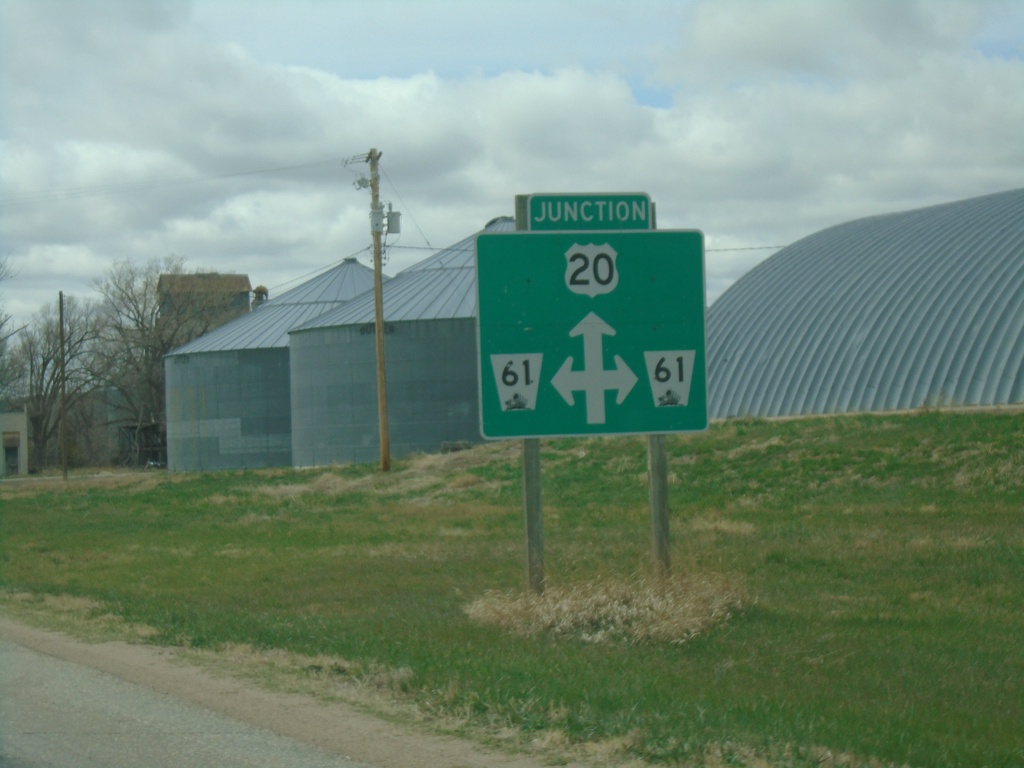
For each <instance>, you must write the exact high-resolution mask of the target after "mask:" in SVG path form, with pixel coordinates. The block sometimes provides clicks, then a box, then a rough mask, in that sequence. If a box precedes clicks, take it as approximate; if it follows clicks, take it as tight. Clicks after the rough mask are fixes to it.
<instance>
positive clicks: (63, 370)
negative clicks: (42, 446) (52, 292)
mask: <svg viewBox="0 0 1024 768" xmlns="http://www.w3.org/2000/svg"><path fill="white" fill-rule="evenodd" d="M59 296H60V301H59V305H60V306H59V309H58V312H57V315H58V322H59V323H60V466H61V474H62V475H63V477H64V480H65V481H66V480H67V479H68V430H67V426H66V423H67V400H68V377H67V367H66V365H65V362H64V358H65V357H66V353H65V343H64V291H61V292H60V294H59Z"/></svg>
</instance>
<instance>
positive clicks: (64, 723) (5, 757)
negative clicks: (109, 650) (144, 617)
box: [0, 640, 365, 768]
mask: <svg viewBox="0 0 1024 768" xmlns="http://www.w3.org/2000/svg"><path fill="white" fill-rule="evenodd" d="M359 765H361V764H357V763H354V762H351V761H349V760H346V759H344V758H340V757H337V756H334V755H331V754H329V753H327V752H325V751H322V750H319V749H317V748H315V747H311V746H309V745H306V744H302V743H300V742H297V741H293V740H291V739H287V738H285V737H283V736H278V735H276V734H274V733H271V732H270V731H267V730H263V729H260V728H256V727H253V726H250V725H244V724H241V723H238V722H236V721H234V720H232V719H230V718H228V717H226V716H224V715H220V714H217V713H215V712H212V711H209V710H207V709H204V708H202V707H200V706H198V705H195V704H191V703H188V702H183V701H181V700H179V699H176V698H173V697H171V696H169V695H167V694H163V693H158V692H156V691H153V690H150V689H148V688H144V687H142V686H140V685H136V684H134V683H129V682H125V681H123V680H119V679H117V678H115V677H112V676H111V675H109V674H106V673H104V672H99V671H96V670H94V669H90V668H88V667H84V666H81V665H78V664H74V663H71V662H68V661H63V660H61V659H57V658H53V657H52V656H47V655H44V654H41V653H37V652H35V651H32V650H29V649H28V648H25V647H23V646H21V645H17V644H15V643H12V642H8V641H6V640H0V768H87V767H88V768H96V767H97V766H101V767H102V768H165V767H166V768H171V767H172V766H173V768H243V767H245V768H250V767H253V766H273V768H357V766H359ZM364 768H365V766H364Z"/></svg>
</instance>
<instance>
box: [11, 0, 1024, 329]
mask: <svg viewBox="0 0 1024 768" xmlns="http://www.w3.org/2000/svg"><path fill="white" fill-rule="evenodd" d="M0 66H2V69H0V142H2V153H0V257H3V256H6V257H7V258H8V262H9V266H10V267H11V269H12V270H13V272H14V275H13V277H12V278H11V279H9V280H7V281H5V282H3V283H0V309H3V310H4V311H6V313H7V314H10V315H13V316H14V318H15V320H16V321H18V322H19V323H20V322H24V321H26V320H28V319H29V318H30V317H31V315H32V313H34V312H35V311H37V310H38V309H39V308H40V307H41V306H42V305H43V304H44V303H47V302H53V301H54V300H55V299H56V297H57V293H58V291H61V290H63V291H64V292H65V293H66V294H72V295H75V296H79V297H82V298H94V297H95V295H96V294H95V292H94V291H93V288H92V283H93V281H94V280H96V279H97V278H101V277H102V276H103V275H104V273H105V272H107V270H109V269H110V267H111V266H112V265H113V264H114V263H115V262H117V261H121V260H123V259H126V258H131V259H133V260H136V261H138V262H140V263H142V262H145V261H147V260H149V259H150V258H154V257H161V256H166V255H168V254H171V253H173V254H178V255H180V256H184V257H186V258H187V260H188V261H187V266H188V267H189V268H191V269H197V268H205V269H210V270H216V271H221V272H239V273H245V274H248V275H249V276H250V278H251V280H252V283H253V285H256V284H260V283H262V284H264V285H267V286H268V287H270V289H271V297H272V298H273V297H274V296H275V295H279V294H280V293H282V292H283V291H285V290H288V289H289V288H292V287H294V286H295V285H297V284H299V283H300V282H302V281H303V280H304V279H308V278H309V277H310V276H312V275H313V274H315V273H317V272H319V271H321V270H322V269H324V268H327V267H329V266H331V265H333V264H335V263H337V262H338V261H340V260H341V259H343V258H345V257H346V256H350V255H357V256H359V257H360V258H361V259H362V260H363V261H364V263H369V246H370V234H369V223H368V216H367V213H368V210H369V203H370V199H369V192H368V191H367V190H365V189H360V188H358V186H357V182H358V180H359V178H360V176H363V175H365V174H366V173H367V165H366V163H365V162H363V161H361V160H356V161H351V162H347V161H349V160H350V159H351V158H354V157H359V156H362V155H365V153H366V152H367V151H368V150H369V149H370V148H371V147H375V148H378V149H380V150H381V151H382V152H383V159H382V163H381V167H382V171H383V179H382V197H383V199H384V200H385V201H386V202H390V203H391V204H392V205H393V206H394V208H395V209H397V210H401V211H402V213H403V232H402V234H401V236H400V237H391V238H389V249H388V260H389V261H388V265H387V267H386V271H388V272H389V273H392V274H393V273H395V272H397V271H399V270H401V269H402V268H404V267H406V266H409V265H410V264H413V263H415V262H417V261H419V260H421V259H423V258H425V257H426V256H428V255H429V254H430V253H431V252H432V249H438V248H442V247H444V246H447V245H450V244H452V243H454V242H456V241H458V240H461V239H462V238H464V237H466V236H468V235H470V234H472V233H473V232H475V231H477V230H479V229H480V228H482V227H483V225H484V224H485V223H486V222H487V221H488V220H489V219H491V218H493V217H495V216H499V215H512V214H513V213H514V209H513V199H514V196H515V195H516V194H522V193H530V192H552V191H571V192H598V191H628V192H633V191H642V192H648V193H649V194H650V195H651V197H652V199H653V200H654V201H655V203H656V204H657V210H658V225H659V227H661V228H698V229H701V230H703V231H704V233H705V235H706V244H707V248H708V253H707V273H708V283H707V289H708V300H709V301H713V300H714V299H715V298H717V297H718V296H719V295H721V293H722V291H723V290H725V289H726V288H727V287H728V285H730V284H731V283H732V282H734V281H735V280H736V279H737V278H738V277H739V276H740V275H742V274H743V273H744V272H745V271H746V270H748V269H749V268H750V267H752V266H753V265H754V264H756V263H757V262H758V261H760V260H762V259H764V258H767V257H768V256H770V255H771V254H772V253H774V252H775V250H776V247H777V246H780V245H787V244H789V243H792V242H794V241H796V240H798V239H800V238H802V237H805V236H807V235H810V234H812V233H814V232H816V231H818V230H820V229H822V228H823V227H826V226H829V225H832V224H837V223H840V222H843V221H847V220H850V219H853V218H859V217H862V216H867V215H872V214H876V213H883V212H890V211H900V210H907V209H910V208H916V207H922V206H925V205H931V204H934V203H940V202H946V201H950V200H958V199H962V198H967V197H973V196H976V195H981V194H986V193H989V192H997V191H1002V190H1006V189H1013V188H1018V187H1021V186H1024V140H1022V139H1021V126H1024V1H1022V0H1006V1H1002V0H948V1H947V0H920V1H919V2H912V1H911V0H515V1H512V0H508V1H506V0H431V1H430V2H425V1H424V0H374V1H373V2H369V1H367V0H194V1H193V2H188V1H187V0H0Z"/></svg>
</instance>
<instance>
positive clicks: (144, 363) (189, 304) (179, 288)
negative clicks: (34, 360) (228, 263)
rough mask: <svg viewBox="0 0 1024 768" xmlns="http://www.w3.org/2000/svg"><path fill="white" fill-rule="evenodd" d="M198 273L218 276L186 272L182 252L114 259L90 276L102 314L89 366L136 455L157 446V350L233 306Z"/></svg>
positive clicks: (138, 458)
mask: <svg viewBox="0 0 1024 768" xmlns="http://www.w3.org/2000/svg"><path fill="white" fill-rule="evenodd" d="M199 277H209V278H221V277H223V276H219V275H215V274H212V273H204V272H187V271H186V270H185V259H184V258H182V257H179V256H175V255H173V254H171V255H169V256H167V257H166V258H163V259H152V260H150V261H149V262H147V263H146V264H144V265H139V264H136V263H134V262H133V261H131V260H125V261H121V262H118V263H117V264H115V265H114V266H113V267H112V268H111V270H110V271H109V272H108V273H107V275H106V276H105V278H104V279H102V280H99V281H97V282H96V283H95V287H96V289H97V290H98V291H99V293H100V295H101V296H102V297H103V310H102V313H103V322H102V331H101V339H100V343H99V344H98V345H97V350H96V355H95V357H94V364H95V368H94V370H95V372H96V374H97V376H98V377H100V378H102V379H103V380H104V381H105V382H106V384H107V386H108V388H109V389H108V392H109V395H110V397H109V403H110V406H111V408H112V409H113V411H114V412H115V413H116V418H118V419H119V420H120V421H121V422H122V424H124V427H125V430H126V433H127V437H128V440H127V443H128V444H127V446H126V450H128V452H129V453H130V454H131V457H132V460H133V461H134V462H135V463H141V462H142V461H143V460H144V459H146V458H155V457H157V456H159V455H160V454H161V453H162V452H163V450H164V447H163V446H164V440H165V438H164V429H165V424H166V417H165V402H164V356H165V355H166V354H167V353H168V352H170V351H171V350H173V349H176V348H178V347H180V346H182V345H183V344H186V343H187V342H189V341H191V340H192V339H194V338H196V337H198V336H201V335H202V334H203V333H206V332H207V331H208V330H210V329H212V328H214V327H216V326H217V325H219V324H221V323H223V322H224V321H225V320H226V319H229V318H230V317H231V316H232V315H233V314H238V313H239V310H238V309H234V307H236V306H237V305H236V302H237V299H238V296H237V292H236V293H235V294H233V293H232V292H231V291H230V290H221V289H219V288H218V287H217V286H218V283H217V280H213V281H211V280H199V279H198V278H199ZM211 283H212V285H213V289H212V290H211V288H210V286H211ZM243 293H245V292H244V291H243ZM244 298H245V299H246V301H243V305H242V306H243V309H247V308H248V303H247V294H246V296H245V297H244Z"/></svg>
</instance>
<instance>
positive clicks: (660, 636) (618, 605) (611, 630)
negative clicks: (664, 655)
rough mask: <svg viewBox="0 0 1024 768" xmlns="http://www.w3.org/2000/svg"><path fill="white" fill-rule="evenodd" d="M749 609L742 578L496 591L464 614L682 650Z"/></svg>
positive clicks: (528, 628)
mask: <svg viewBox="0 0 1024 768" xmlns="http://www.w3.org/2000/svg"><path fill="white" fill-rule="evenodd" d="M747 602H748V598H747V595H746V592H745V590H744V589H743V587H742V585H741V584H740V583H739V580H738V579H737V578H733V577H728V576H722V575H720V574H692V575H686V576H677V577H672V578H667V579H663V580H648V579H643V578H640V579H636V580H633V581H600V582H591V583H587V584H579V585H575V586H571V587H554V588H550V589H548V590H547V591H546V592H545V593H544V595H542V596H537V595H534V594H531V593H522V592H490V593H488V594H486V595H484V596H483V597H481V598H480V599H478V600H476V601H475V602H473V603H472V604H470V605H469V606H467V607H466V609H465V610H466V613H467V614H468V615H469V617H470V619H471V620H473V621H477V622H480V623H482V624H490V625H493V626H498V627H501V628H502V629H505V630H507V631H509V632H514V633H516V634H522V635H535V634H541V633H550V634H552V635H556V636H558V637H565V638H573V639H577V640H582V641H583V642H588V643H600V642H626V643H644V642H668V643H676V644H678V643H685V642H686V641H687V640H689V639H691V638H693V637H694V636H695V635H698V634H701V633H702V632H706V631H708V630H709V629H710V628H712V627H714V626H715V625H717V624H721V623H722V622H725V621H727V620H728V619H729V617H730V616H731V615H732V614H733V612H734V611H736V610H737V609H739V608H741V607H743V606H744V605H745V604H746V603H747Z"/></svg>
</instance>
